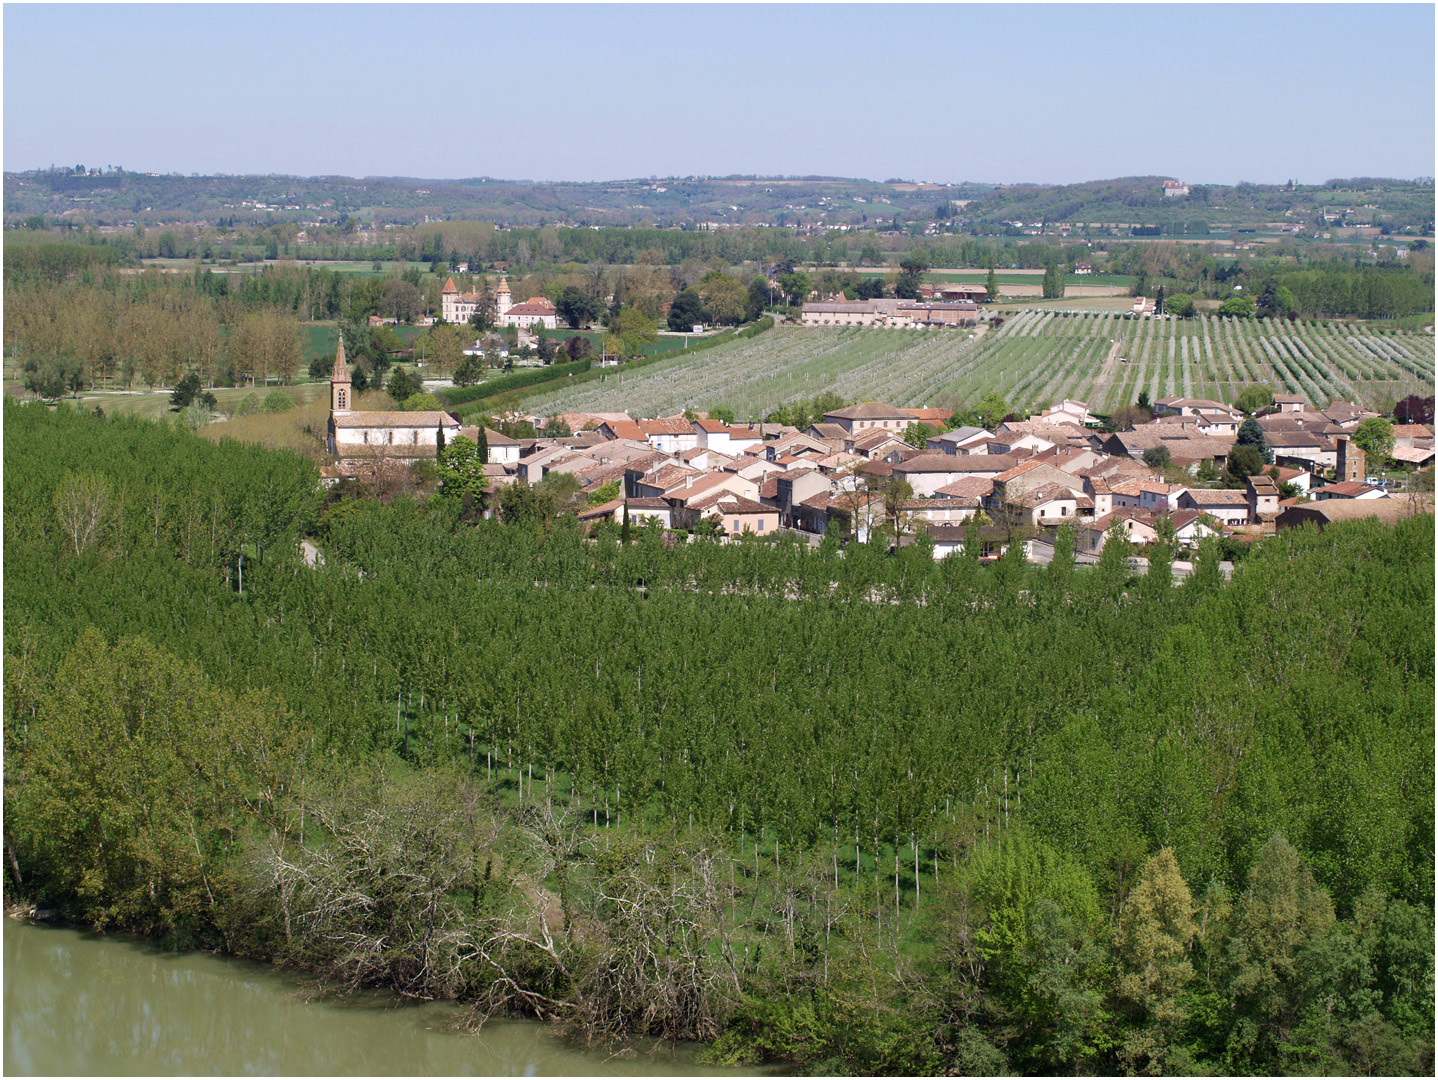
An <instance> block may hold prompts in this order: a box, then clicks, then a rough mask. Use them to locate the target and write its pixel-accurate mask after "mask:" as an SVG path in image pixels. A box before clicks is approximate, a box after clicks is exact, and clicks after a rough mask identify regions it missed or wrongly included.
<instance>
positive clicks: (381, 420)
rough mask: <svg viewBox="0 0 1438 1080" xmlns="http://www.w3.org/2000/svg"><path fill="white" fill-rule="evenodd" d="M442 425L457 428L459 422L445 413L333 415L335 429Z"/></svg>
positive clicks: (430, 426)
mask: <svg viewBox="0 0 1438 1080" xmlns="http://www.w3.org/2000/svg"><path fill="white" fill-rule="evenodd" d="M440 424H443V425H444V426H445V427H446V428H458V427H459V421H458V420H456V419H455V418H454V417H452V416H450V415H449V413H447V412H435V411H430V412H378V411H377V412H356V413H336V414H334V425H335V427H342V428H377V427H395V428H433V427H438V426H439V425H440Z"/></svg>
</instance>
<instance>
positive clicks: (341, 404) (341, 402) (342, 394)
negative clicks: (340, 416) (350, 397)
mask: <svg viewBox="0 0 1438 1080" xmlns="http://www.w3.org/2000/svg"><path fill="white" fill-rule="evenodd" d="M339 407H340V408H341V409H343V408H344V407H345V392H344V391H343V390H341V391H340V392H339Z"/></svg>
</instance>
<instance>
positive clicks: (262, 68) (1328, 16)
mask: <svg viewBox="0 0 1438 1080" xmlns="http://www.w3.org/2000/svg"><path fill="white" fill-rule="evenodd" d="M3 20H4V21H3V34H4V136H3V164H4V168H5V169H6V170H7V171H12V172H13V171H21V170H26V169H34V168H46V167H48V166H50V165H52V164H54V165H66V166H73V165H77V164H84V165H87V166H90V167H96V166H101V165H105V166H109V165H119V166H123V167H124V168H126V169H131V170H136V171H149V172H179V173H201V174H205V173H235V174H238V173H283V174H295V175H301V176H315V175H347V176H410V177H424V178H433V179H440V178H460V177H473V176H490V177H495V178H501V179H516V180H522V179H528V180H605V179H623V178H632V177H643V176H651V175H653V176H687V175H695V174H699V175H727V174H731V173H739V174H748V173H757V174H762V175H806V174H819V175H827V176H850V177H861V178H865V179H872V180H883V179H887V178H890V177H902V178H905V179H914V180H930V181H935V182H948V183H957V182H961V181H966V180H971V181H978V182H988V183H1017V182H1033V183H1074V182H1078V181H1083V180H1097V179H1106V178H1111V177H1118V176H1134V175H1161V176H1174V177H1178V178H1180V179H1183V180H1186V181H1189V182H1197V183H1220V184H1222V183H1236V182H1238V181H1240V180H1247V181H1251V182H1254V183H1282V182H1284V181H1286V180H1290V179H1293V180H1297V181H1298V182H1300V183H1321V182H1322V181H1324V180H1328V179H1331V178H1336V177H1349V176H1391V177H1400V178H1413V177H1417V176H1432V175H1433V174H1434V172H1435V169H1434V123H1435V117H1434V96H1435V92H1434V74H1435V73H1434V30H1435V24H1434V7H1433V5H1431V4H1393V5H1374V4H1356V5H1344V4H1319V5H1296V4H1284V5H1266V6H1253V5H1245V4H1220V5H1211V6H1210V5H1184V4H1162V5H1157V4H1155V5H1092V6H1091V5H1077V4H1072V5H1071V4H1060V5H1039V4H1032V5H1029V4H1018V5H1002V6H998V5H992V6H991V5H977V4H972V5H971V4H925V5H911V6H900V5H887V4H884V5H875V4H852V5H847V4H846V5H834V4H796V5H786V6H778V5H772V4H764V5H760V4H732V5H697V4H696V5H689V4H635V5H598V4H596V5H558V4H542V3H541V4H524V5H469V4H464V5H461V4H441V5H424V6H421V5H384V4H357V5H356V4H315V5H286V4H261V5H226V4H212V5H193V6H192V5H178V4H161V5H126V4H102V5H74V6H67V5H60V4H48V3H46V4H14V3H7V4H5V6H4V13H3Z"/></svg>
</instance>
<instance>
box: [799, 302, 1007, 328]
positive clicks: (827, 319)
mask: <svg viewBox="0 0 1438 1080" xmlns="http://www.w3.org/2000/svg"><path fill="white" fill-rule="evenodd" d="M799 321H800V323H802V324H803V325H804V326H903V327H910V326H974V325H976V324H977V323H978V321H979V308H978V305H977V304H974V303H971V302H969V301H966V300H963V301H956V302H949V301H943V302H940V301H917V300H839V299H837V298H833V299H829V300H822V301H819V302H816V303H809V304H805V305H804V306H803V308H802V310H801V311H800V316H799Z"/></svg>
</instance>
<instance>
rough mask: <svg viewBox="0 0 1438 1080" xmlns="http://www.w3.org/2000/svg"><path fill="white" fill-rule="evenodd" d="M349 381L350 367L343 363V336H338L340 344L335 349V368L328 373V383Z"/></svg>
mask: <svg viewBox="0 0 1438 1080" xmlns="http://www.w3.org/2000/svg"><path fill="white" fill-rule="evenodd" d="M350 381H351V380H350V366H349V364H348V363H346V362H345V336H344V334H340V343H339V345H338V346H337V347H336V348H335V366H334V368H333V369H332V370H331V371H330V382H350Z"/></svg>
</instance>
